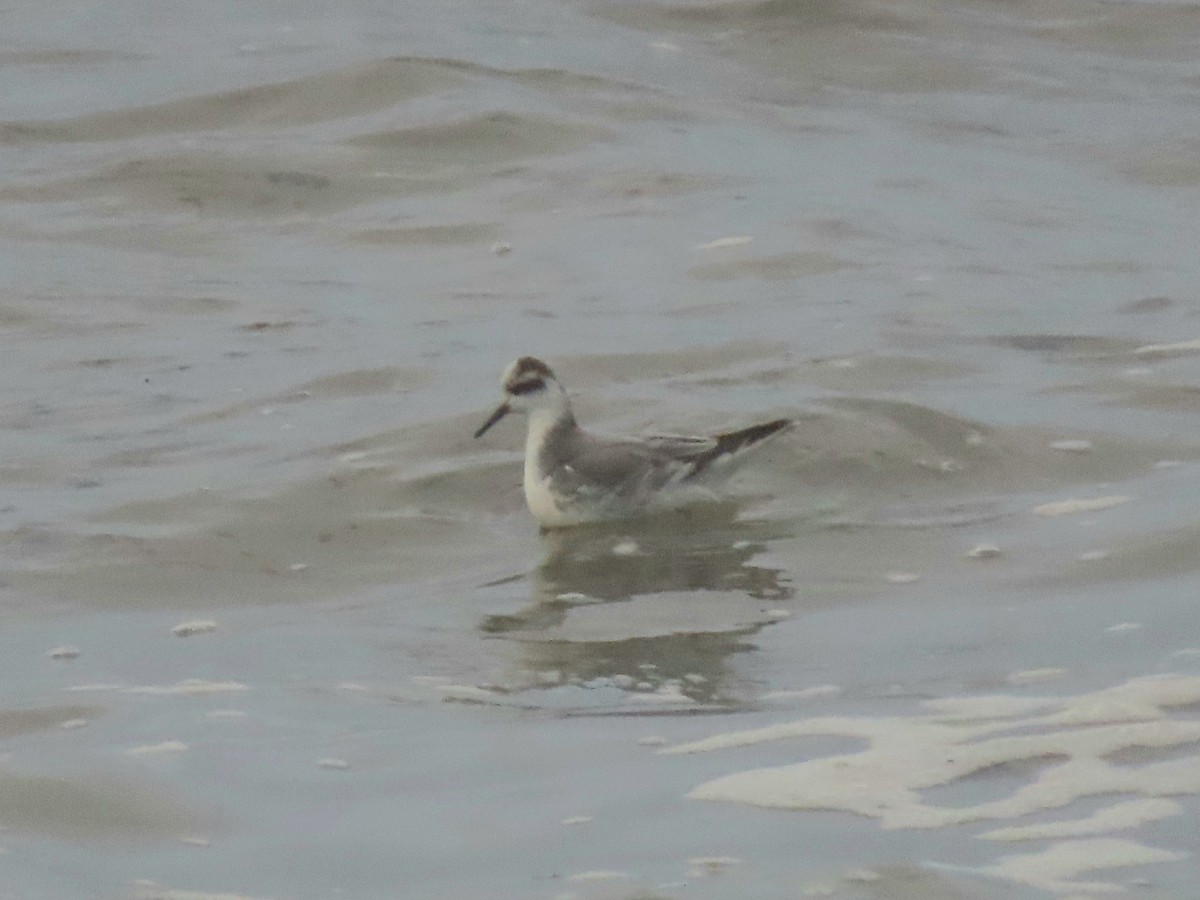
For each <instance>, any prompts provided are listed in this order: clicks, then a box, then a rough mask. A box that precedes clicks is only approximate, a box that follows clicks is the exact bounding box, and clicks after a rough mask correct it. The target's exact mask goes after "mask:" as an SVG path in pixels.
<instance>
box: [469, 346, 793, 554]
mask: <svg viewBox="0 0 1200 900" xmlns="http://www.w3.org/2000/svg"><path fill="white" fill-rule="evenodd" d="M501 388H502V391H503V399H502V400H501V402H500V405H499V406H497V407H496V409H495V410H494V411H493V412H492V414H491V415H490V416H488V418H487V420H486V421H485V422H484V423H483V424H482V425H481V426H480V427H479V429H478V430H477V431H476V432H475V437H476V438H480V437H482V436H483V435H484V433H485V432H487V431H488V430H489V429H490V428H491V427H492V426H493V425H495V424H496V423H497V422H499V421H500V420H501V419H503V418H504V417H505V416H507V415H508V414H509V413H524V414H525V415H526V416H527V417H528V427H527V432H526V439H525V472H524V490H525V502H526V504H527V505H528V507H529V511H530V512H531V513H532V514H533V516H534V518H535V519H536V520H537V521H538V523H539V524H540V525H541V527H542V529H543V530H545V529H554V528H563V527H568V526H574V525H584V524H590V523H593V522H605V521H613V520H620V519H627V518H633V517H636V516H638V515H640V514H644V513H647V512H653V511H656V510H662V509H671V508H676V507H678V506H681V505H684V504H686V503H687V502H689V501H690V500H692V499H695V498H696V497H697V496H703V497H707V498H708V499H712V497H713V494H712V491H711V488H710V485H712V484H713V483H714V482H717V481H719V480H721V479H722V478H723V477H726V476H728V475H729V474H731V473H732V469H733V468H734V466H733V464H734V463H735V462H737V461H740V459H741V458H742V456H743V454H744V453H745V452H746V451H747V450H749V449H750V448H752V447H757V446H759V445H760V444H762V443H763V442H764V441H766V440H767V439H768V438H771V437H774V436H775V435H777V434H780V433H781V432H783V431H785V430H787V429H788V428H789V427H790V426H791V425H792V424H793V423H792V420H791V419H773V420H771V421H770V422H763V423H761V424H759V425H751V426H750V427H748V428H742V429H740V430H737V431H728V432H724V433H721V434H715V435H711V436H696V435H643V436H636V437H610V436H606V435H599V434H593V433H592V432H590V431H585V430H584V429H583V428H581V427H580V426H579V423H578V422H576V420H575V413H574V411H573V410H572V409H571V401H570V398H569V397H568V396H567V392H566V389H565V388H564V387H563V386H562V384H560V383H559V381H558V379H557V378H556V377H555V375H554V372H553V371H552V370H551V368H550V367H549V366H548V365H546V364H545V363H544V362H542V361H541V360H540V359H536V358H534V357H532V356H522V357H521V358H520V359H518V360H516V361H515V362H513V363H512V364H510V365H509V366H508V367H507V368H506V369H505V370H504V375H503V377H502V379H501Z"/></svg>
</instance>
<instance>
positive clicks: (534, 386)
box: [508, 378, 546, 396]
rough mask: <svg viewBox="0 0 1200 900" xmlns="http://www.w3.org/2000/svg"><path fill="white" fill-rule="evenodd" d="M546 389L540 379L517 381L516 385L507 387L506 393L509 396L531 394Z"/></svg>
mask: <svg viewBox="0 0 1200 900" xmlns="http://www.w3.org/2000/svg"><path fill="white" fill-rule="evenodd" d="M545 387H546V382H544V381H542V379H540V378H534V379H532V380H530V381H518V382H517V383H516V384H513V385H509V388H508V392H509V393H510V394H516V395H518V396H520V395H521V394H532V393H533V392H534V391H540V390H542V389H543V388H545Z"/></svg>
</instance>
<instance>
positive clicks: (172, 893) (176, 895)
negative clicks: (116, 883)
mask: <svg viewBox="0 0 1200 900" xmlns="http://www.w3.org/2000/svg"><path fill="white" fill-rule="evenodd" d="M134 887H135V888H136V891H135V893H134V897H135V898H136V900H256V898H254V897H250V896H247V895H246V894H214V893H211V892H209V891H183V890H177V889H176V888H168V887H163V886H162V885H161V884H158V883H156V882H153V881H150V880H149V879H145V878H143V879H139V880H138V881H136V882H134Z"/></svg>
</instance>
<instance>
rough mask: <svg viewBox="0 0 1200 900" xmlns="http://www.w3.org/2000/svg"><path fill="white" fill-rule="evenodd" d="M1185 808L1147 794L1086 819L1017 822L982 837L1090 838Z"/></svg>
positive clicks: (1167, 815)
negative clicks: (1027, 823)
mask: <svg viewBox="0 0 1200 900" xmlns="http://www.w3.org/2000/svg"><path fill="white" fill-rule="evenodd" d="M1182 812H1183V807H1182V806H1180V805H1179V804H1178V803H1176V802H1175V801H1174V800H1166V799H1164V798H1160V797H1146V798H1143V799H1141V800H1128V801H1126V802H1125V803H1117V804H1116V805H1114V806H1106V807H1104V808H1103V809H1099V810H1097V811H1096V812H1094V813H1093V814H1092V815H1090V816H1087V817H1086V818H1082V819H1061V820H1059V821H1057V822H1042V823H1040V824H1037V825H1017V826H1013V827H1010V828H995V829H993V830H991V831H985V832H984V833H983V834H981V835H979V837H981V838H983V839H984V840H988V841H1045V840H1053V839H1059V838H1074V837H1087V836H1089V835H1095V834H1108V833H1109V832H1112V831H1124V830H1126V829H1129V828H1136V827H1137V826H1139V825H1142V824H1145V823H1146V822H1157V821H1158V820H1159V819H1167V818H1170V817H1171V816H1177V815H1180V814H1181V813H1182Z"/></svg>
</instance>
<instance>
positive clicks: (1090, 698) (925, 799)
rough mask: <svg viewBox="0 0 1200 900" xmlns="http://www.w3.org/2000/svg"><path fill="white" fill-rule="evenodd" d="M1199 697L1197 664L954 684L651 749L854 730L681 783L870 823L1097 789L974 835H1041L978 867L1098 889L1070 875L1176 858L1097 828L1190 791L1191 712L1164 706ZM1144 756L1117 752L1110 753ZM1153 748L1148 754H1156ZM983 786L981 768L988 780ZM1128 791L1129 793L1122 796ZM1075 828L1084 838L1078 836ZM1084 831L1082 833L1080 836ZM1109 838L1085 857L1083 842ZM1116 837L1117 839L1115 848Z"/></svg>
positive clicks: (708, 747) (1001, 808)
mask: <svg viewBox="0 0 1200 900" xmlns="http://www.w3.org/2000/svg"><path fill="white" fill-rule="evenodd" d="M1197 703H1200V677H1197V676H1161V677H1148V678H1136V679H1133V680H1131V681H1128V682H1125V683H1124V684H1120V685H1116V686H1114V687H1111V688H1106V689H1104V690H1100V691H1095V692H1092V693H1088V694H1082V695H1078V696H1073V697H1036V698H1034V697H1013V696H1005V695H1001V696H980V697H954V698H944V699H940V700H934V701H929V702H927V703H926V704H925V709H926V710H927V711H926V712H922V713H918V714H915V715H910V716H893V717H882V718H876V717H850V716H823V717H818V718H810V719H803V720H800V721H797V722H789V723H785V724H779V725H772V726H768V727H766V728H759V729H754V730H749V731H740V732H728V733H725V734H718V735H714V736H712V737H709V738H706V739H704V740H700V741H695V742H692V743H687V744H679V745H676V746H673V747H667V748H664V749H662V750H660V751H658V752H659V753H663V754H684V753H703V752H710V751H717V750H725V749H730V748H736V747H746V746H751V745H756V744H762V743H766V742H768V741H781V740H792V739H797V738H804V737H827V736H833V737H850V738H860V739H863V740H865V741H867V746H866V748H865V749H862V750H860V751H858V752H854V753H847V754H841V755H835V756H827V757H820V758H816V759H810V760H806V761H804V762H801V763H797V764H794V765H784V766H776V767H771V768H762V769H753V770H750V771H745V772H736V773H734V774H731V775H726V776H724V777H721V778H717V779H714V780H712V781H709V782H706V783H704V784H701V785H700V786H699V787H697V788H695V789H694V790H693V791H691V793H690V794H689V795H688V796H689V797H690V798H692V799H696V800H720V801H726V802H734V803H745V804H751V805H754V806H761V807H774V808H785V809H795V810H833V811H844V812H851V813H857V814H859V815H863V816H869V817H871V818H874V819H876V820H878V821H879V824H880V826H881V827H883V828H886V829H896V828H939V827H945V826H951V825H967V824H971V823H977V822H993V821H997V820H1012V819H1017V818H1020V817H1022V816H1026V815H1031V814H1036V813H1043V814H1044V813H1045V812H1047V811H1051V810H1056V809H1062V808H1064V807H1066V806H1068V805H1070V804H1072V803H1074V802H1075V801H1077V800H1080V799H1081V798H1101V797H1103V798H1105V800H1106V801H1109V802H1106V803H1105V804H1104V805H1102V806H1101V807H1100V808H1099V809H1098V810H1097V811H1096V812H1095V813H1094V814H1092V815H1091V816H1089V817H1088V818H1087V819H1070V820H1065V821H1062V822H1059V823H1057V824H1050V823H1044V824H1041V825H1039V826H1036V827H1035V826H1024V827H1019V826H1013V827H1009V828H1003V829H993V830H991V831H989V832H986V833H984V834H981V835H980V837H983V838H987V839H989V840H1001V841H1013V840H1055V841H1057V843H1054V844H1051V846H1050V847H1048V848H1046V849H1044V850H1042V851H1039V852H1037V853H1029V854H1020V855H1013V856H1006V857H1004V858H1002V859H1000V860H998V861H997V862H996V863H995V864H994V865H992V866H990V867H987V868H985V869H984V870H983V871H984V872H986V873H987V874H989V875H992V876H994V877H1000V878H1004V879H1006V880H1010V881H1015V882H1018V883H1022V884H1027V885H1033V886H1037V887H1039V888H1042V889H1044V890H1051V891H1055V892H1067V891H1070V892H1078V891H1097V890H1105V891H1112V890H1117V889H1119V886H1118V885H1117V884H1116V883H1110V882H1102V884H1104V885H1106V886H1105V887H1103V888H1099V887H1097V884H1098V883H1097V882H1093V881H1080V880H1077V876H1079V875H1080V874H1082V873H1085V872H1088V871H1091V870H1093V869H1100V868H1104V869H1118V868H1120V867H1122V866H1134V865H1145V864H1150V863H1161V862H1168V861H1173V860H1176V859H1180V858H1182V857H1180V855H1179V853H1178V852H1177V851H1176V850H1169V849H1160V848H1155V847H1149V846H1145V845H1142V844H1140V843H1138V842H1137V841H1134V840H1132V839H1129V840H1127V839H1120V840H1118V839H1115V838H1108V837H1103V836H1102V835H1105V834H1108V833H1110V832H1113V831H1118V830H1129V829H1133V828H1136V827H1138V826H1140V825H1141V824H1143V823H1147V822H1152V821H1156V820H1158V819H1161V818H1165V817H1167V816H1171V815H1174V814H1176V813H1177V812H1178V806H1177V804H1175V803H1174V802H1173V801H1170V800H1168V799H1166V798H1169V797H1172V796H1180V795H1185V794H1195V793H1200V750H1198V751H1197V752H1196V753H1193V754H1187V753H1184V754H1182V755H1181V753H1180V748H1181V747H1183V748H1187V747H1188V745H1192V744H1196V743H1197V742H1200V721H1196V720H1195V719H1190V718H1185V717H1183V716H1182V715H1177V716H1173V715H1172V712H1173V710H1176V709H1178V708H1180V707H1187V706H1191V705H1194V704H1197ZM1128 751H1136V752H1138V753H1139V755H1142V756H1146V755H1147V754H1148V758H1149V760H1150V761H1149V762H1144V763H1142V764H1138V765H1123V764H1121V763H1120V762H1118V761H1117V760H1118V759H1119V757H1120V755H1121V754H1122V753H1123V752H1128ZM1155 751H1160V752H1161V756H1159V757H1158V758H1156V756H1155ZM1030 765H1032V766H1034V767H1035V768H1036V774H1035V775H1034V776H1033V777H1032V779H1029V778H1019V777H1013V779H1012V784H1011V785H1010V786H1007V787H1006V788H1005V791H1006V792H1005V793H1004V795H1003V796H1000V797H999V798H998V799H997V798H996V795H995V793H994V791H992V790H991V789H990V788H989V792H988V795H989V798H990V799H988V800H986V801H983V802H978V803H974V804H967V805H953V806H951V805H939V804H938V803H937V802H935V801H934V800H931V799H930V797H929V795H928V793H927V792H929V791H930V789H932V788H938V787H942V786H945V785H951V784H956V785H957V784H959V783H961V784H963V785H969V779H970V778H971V777H972V776H973V775H977V774H980V775H983V774H990V773H995V772H1003V771H1005V769H1006V768H1007V767H1013V769H1014V770H1016V769H1018V768H1019V769H1021V770H1023V771H1028V767H1029V766H1030ZM989 785H990V787H994V779H989ZM1130 795H1132V796H1133V797H1134V798H1135V799H1132V800H1131V799H1130ZM1084 835H1088V836H1089V837H1088V838H1087V839H1085V840H1080V839H1079V838H1081V837H1082V836H1084ZM1090 836H1095V837H1090ZM1101 845H1103V846H1105V847H1107V848H1108V849H1109V850H1110V851H1113V852H1106V853H1103V854H1100V855H1099V856H1095V857H1093V858H1094V859H1097V860H1101V861H1102V862H1096V863H1095V864H1094V865H1088V864H1087V863H1086V861H1085V860H1086V856H1087V854H1086V852H1085V851H1086V850H1088V849H1091V850H1095V849H1097V848H1099V847H1100V846H1101ZM1118 849H1120V850H1121V852H1116V851H1117V850H1118Z"/></svg>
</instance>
